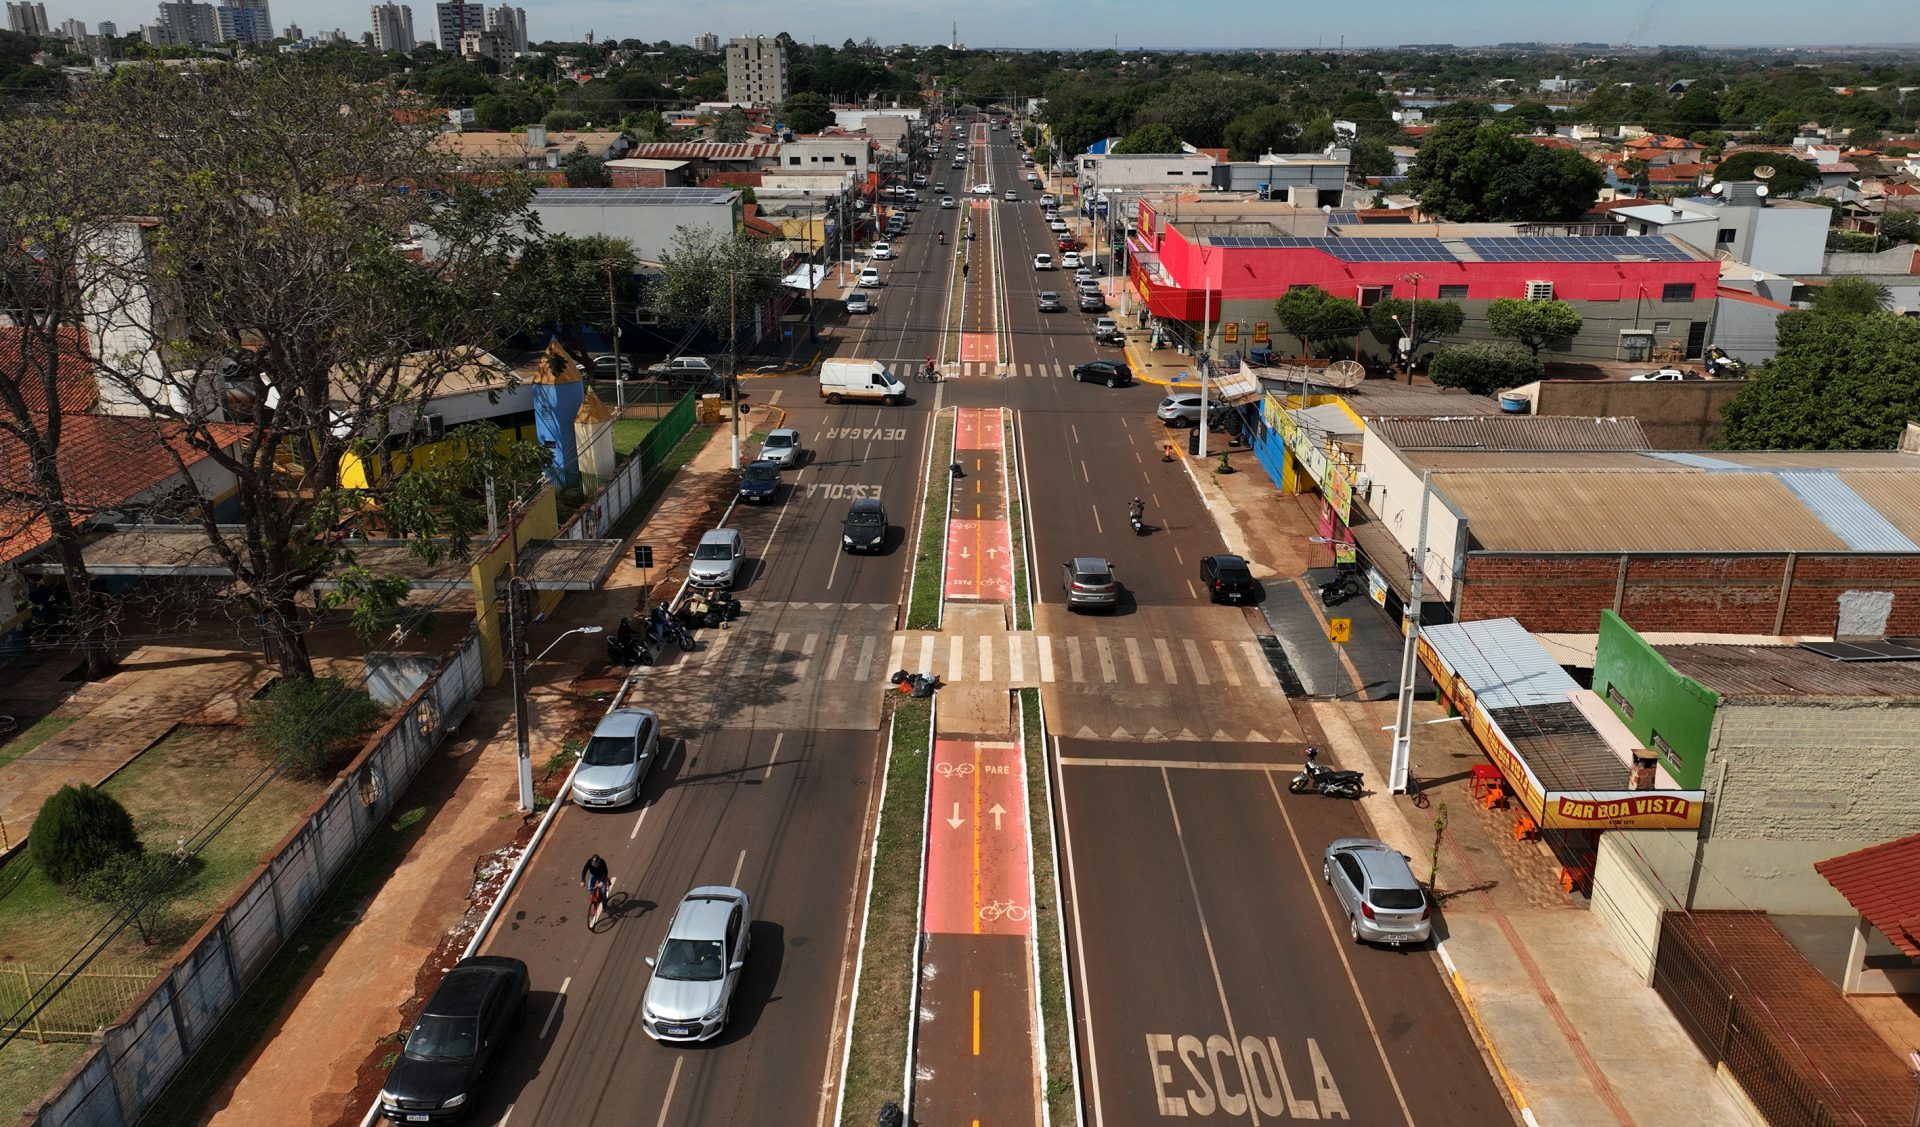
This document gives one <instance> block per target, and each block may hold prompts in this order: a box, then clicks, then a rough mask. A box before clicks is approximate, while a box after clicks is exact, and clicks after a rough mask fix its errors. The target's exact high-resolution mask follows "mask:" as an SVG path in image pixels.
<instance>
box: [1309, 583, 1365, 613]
mask: <svg viewBox="0 0 1920 1127" xmlns="http://www.w3.org/2000/svg"><path fill="white" fill-rule="evenodd" d="M1366 589H1367V588H1366V584H1364V583H1362V582H1360V577H1359V576H1357V575H1340V576H1335V577H1334V578H1333V579H1332V580H1331V581H1330V582H1327V583H1324V584H1322V585H1321V587H1320V605H1321V606H1323V607H1337V606H1339V605H1340V604H1341V603H1344V602H1346V601H1347V600H1348V599H1351V598H1353V597H1354V596H1355V595H1358V594H1360V593H1361V592H1362V591H1365V590H1366Z"/></svg>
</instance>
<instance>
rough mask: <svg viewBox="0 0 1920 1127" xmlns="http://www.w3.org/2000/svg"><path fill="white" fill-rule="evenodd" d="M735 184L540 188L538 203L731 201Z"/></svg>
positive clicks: (590, 204)
mask: <svg viewBox="0 0 1920 1127" xmlns="http://www.w3.org/2000/svg"><path fill="white" fill-rule="evenodd" d="M734 195H735V190H734V189H732V188H541V189H539V190H538V191H536V192H534V194H533V202H534V206H536V207H662V206H668V205H675V204H691V205H695V206H698V205H702V204H707V205H714V206H718V205H723V204H727V205H730V204H731V203H732V201H733V197H734Z"/></svg>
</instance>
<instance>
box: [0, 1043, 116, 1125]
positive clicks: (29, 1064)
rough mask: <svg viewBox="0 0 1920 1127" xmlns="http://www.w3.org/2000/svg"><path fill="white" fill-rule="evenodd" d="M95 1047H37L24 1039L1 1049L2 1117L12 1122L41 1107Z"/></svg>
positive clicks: (61, 1044)
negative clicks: (49, 1090) (50, 1091)
mask: <svg viewBox="0 0 1920 1127" xmlns="http://www.w3.org/2000/svg"><path fill="white" fill-rule="evenodd" d="M92 1048H93V1046H91V1045H89V1044H87V1043H86V1042H84V1041H49V1042H48V1043H46V1044H44V1045H36V1044H34V1043H33V1038H32V1037H21V1038H19V1039H18V1040H16V1041H14V1042H13V1043H12V1044H10V1045H8V1046H7V1047H6V1048H4V1049H0V1115H3V1116H5V1117H7V1119H8V1120H9V1121H11V1120H12V1119H13V1118H14V1117H16V1116H22V1115H25V1114H26V1113H27V1112H28V1111H31V1110H32V1109H33V1108H34V1107H35V1106H37V1105H38V1104H39V1102H40V1100H41V1098H42V1097H44V1096H45V1095H46V1094H47V1089H49V1088H51V1087H53V1086H54V1085H55V1084H57V1083H59V1082H60V1078H61V1077H62V1076H65V1075H66V1074H67V1072H68V1070H69V1069H71V1068H72V1067H73V1066H74V1065H76V1064H79V1063H80V1059H81V1058H82V1057H84V1056H86V1055H87V1053H88V1052H89V1051H91V1050H92Z"/></svg>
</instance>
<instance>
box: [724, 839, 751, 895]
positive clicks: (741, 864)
mask: <svg viewBox="0 0 1920 1127" xmlns="http://www.w3.org/2000/svg"><path fill="white" fill-rule="evenodd" d="M746 867H747V851H746V850H744V849H742V850H741V851H740V859H739V860H737V861H735V862H734V863H733V879H732V880H730V881H728V882H727V884H728V885H729V886H731V887H733V888H739V887H740V870H741V869H744V868H746Z"/></svg>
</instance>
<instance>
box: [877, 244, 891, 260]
mask: <svg viewBox="0 0 1920 1127" xmlns="http://www.w3.org/2000/svg"><path fill="white" fill-rule="evenodd" d="M873 257H875V258H892V257H893V244H892V243H875V244H873Z"/></svg>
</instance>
